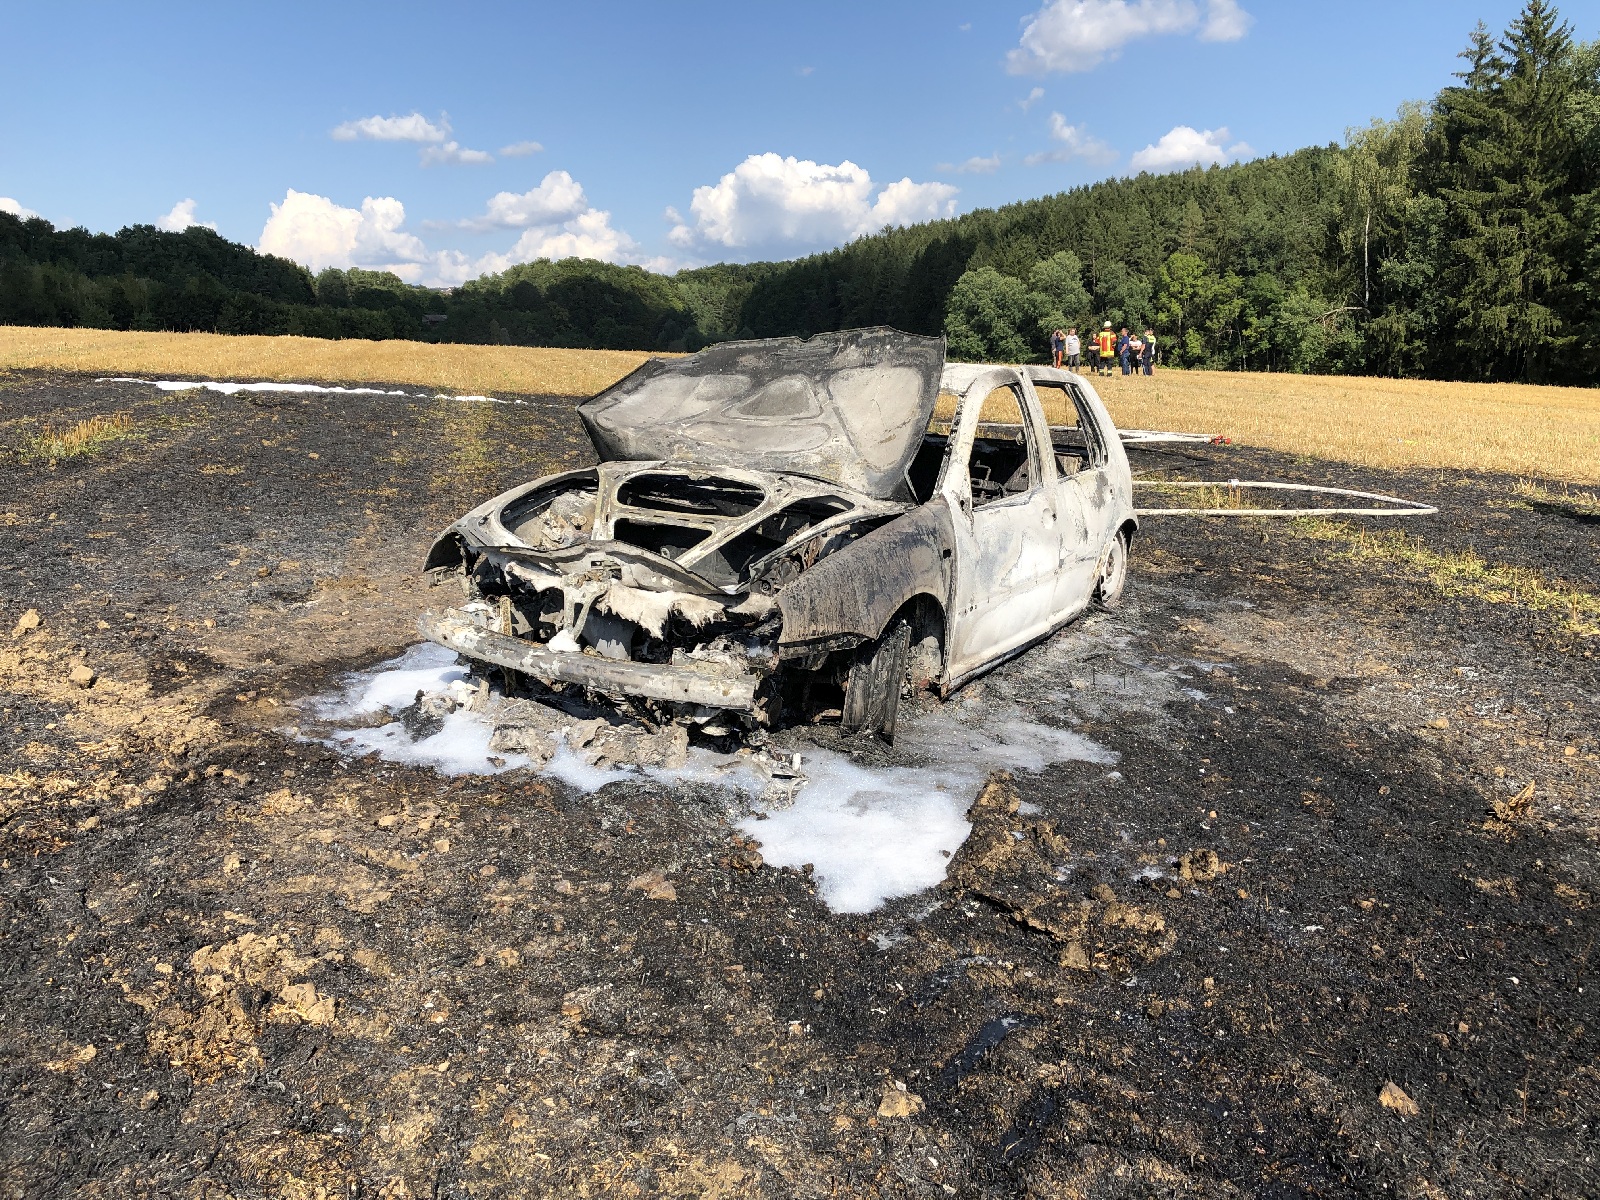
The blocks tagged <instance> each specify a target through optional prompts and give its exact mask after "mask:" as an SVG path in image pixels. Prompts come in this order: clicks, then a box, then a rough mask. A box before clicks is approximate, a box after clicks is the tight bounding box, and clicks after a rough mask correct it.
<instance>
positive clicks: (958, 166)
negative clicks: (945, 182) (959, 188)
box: [939, 150, 1000, 175]
mask: <svg viewBox="0 0 1600 1200" xmlns="http://www.w3.org/2000/svg"><path fill="white" fill-rule="evenodd" d="M999 169H1000V152H999V151H998V150H997V151H995V152H994V153H993V154H991V155H990V156H989V157H988V158H984V157H982V156H981V155H977V154H974V155H973V156H972V157H971V158H969V159H967V161H966V162H961V163H940V164H939V170H941V171H954V172H956V173H957V174H958V175H993V174H994V173H995V172H996V171H998V170H999Z"/></svg>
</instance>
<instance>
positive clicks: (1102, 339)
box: [1094, 329, 1117, 358]
mask: <svg viewBox="0 0 1600 1200" xmlns="http://www.w3.org/2000/svg"><path fill="white" fill-rule="evenodd" d="M1094 343H1095V345H1097V346H1099V347H1100V357H1101V358H1110V357H1111V355H1112V352H1113V350H1114V348H1115V347H1116V344H1117V339H1116V336H1115V335H1114V334H1113V333H1112V332H1111V331H1110V330H1109V329H1102V330H1101V331H1100V332H1099V333H1097V334H1095V336H1094Z"/></svg>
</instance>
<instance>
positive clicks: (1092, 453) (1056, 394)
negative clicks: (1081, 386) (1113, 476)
mask: <svg viewBox="0 0 1600 1200" xmlns="http://www.w3.org/2000/svg"><path fill="white" fill-rule="evenodd" d="M1033 390H1034V392H1035V393H1036V394H1037V395H1038V397H1039V405H1040V407H1041V408H1042V409H1043V410H1044V417H1045V423H1046V424H1048V425H1049V426H1050V441H1051V443H1052V449H1053V450H1054V452H1055V456H1056V469H1057V470H1058V471H1060V472H1061V474H1062V475H1063V476H1072V475H1076V474H1077V473H1078V472H1079V471H1082V470H1085V469H1087V468H1089V467H1102V466H1104V465H1105V461H1106V452H1105V447H1104V446H1103V445H1102V444H1101V442H1100V438H1099V436H1098V434H1097V432H1096V429H1095V425H1094V422H1092V421H1088V420H1085V419H1084V416H1083V409H1084V403H1083V397H1082V394H1081V393H1080V392H1079V391H1078V389H1077V388H1075V387H1071V386H1069V385H1067V384H1064V383H1053V382H1048V381H1041V380H1034V384H1033Z"/></svg>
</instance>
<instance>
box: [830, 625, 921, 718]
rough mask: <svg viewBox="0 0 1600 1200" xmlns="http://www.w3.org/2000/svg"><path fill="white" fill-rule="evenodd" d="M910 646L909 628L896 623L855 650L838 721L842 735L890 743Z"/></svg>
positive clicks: (898, 710) (898, 708)
mask: <svg viewBox="0 0 1600 1200" xmlns="http://www.w3.org/2000/svg"><path fill="white" fill-rule="evenodd" d="M910 646H911V626H910V624H909V623H908V622H906V621H896V622H895V623H894V625H893V626H891V627H890V628H889V630H888V631H887V632H885V633H884V635H883V636H882V637H880V638H878V639H877V640H876V641H873V642H867V643H865V644H864V645H861V646H859V647H857V648H856V652H855V656H854V658H852V659H851V661H850V679H849V681H848V682H847V683H846V684H845V690H844V714H843V716H842V718H841V720H840V724H841V725H842V726H843V727H844V731H845V732H846V733H860V732H863V731H865V732H867V733H878V734H882V735H883V737H884V739H885V740H887V741H891V742H892V741H894V723H895V718H896V717H897V716H898V715H899V713H900V685H901V684H902V683H903V682H905V678H906V663H907V659H908V658H909V651H910Z"/></svg>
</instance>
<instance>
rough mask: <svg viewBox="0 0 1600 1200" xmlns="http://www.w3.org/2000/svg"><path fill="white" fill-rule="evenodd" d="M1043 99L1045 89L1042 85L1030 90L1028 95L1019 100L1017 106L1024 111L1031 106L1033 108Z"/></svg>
mask: <svg viewBox="0 0 1600 1200" xmlns="http://www.w3.org/2000/svg"><path fill="white" fill-rule="evenodd" d="M1043 99H1044V89H1043V88H1042V87H1036V88H1034V89H1033V90H1032V91H1031V92H1029V93H1028V94H1027V95H1026V96H1024V97H1023V98H1022V99H1021V100H1018V101H1017V107H1018V108H1020V109H1021V110H1022V111H1023V112H1027V111H1028V110H1029V109H1030V108H1032V107H1033V106H1034V105H1035V104H1037V103H1039V101H1041V100H1043Z"/></svg>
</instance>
